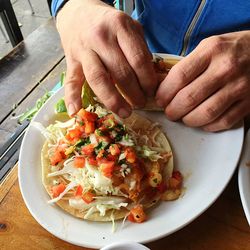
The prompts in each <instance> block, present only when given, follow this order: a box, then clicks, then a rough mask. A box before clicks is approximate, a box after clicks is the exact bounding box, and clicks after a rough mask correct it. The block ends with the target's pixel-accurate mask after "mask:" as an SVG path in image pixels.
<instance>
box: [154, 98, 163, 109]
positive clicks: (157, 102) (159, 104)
mask: <svg viewBox="0 0 250 250" xmlns="http://www.w3.org/2000/svg"><path fill="white" fill-rule="evenodd" d="M155 101H156V104H157V105H158V106H159V107H161V108H163V106H164V105H163V103H162V101H161V100H160V99H156V100H155Z"/></svg>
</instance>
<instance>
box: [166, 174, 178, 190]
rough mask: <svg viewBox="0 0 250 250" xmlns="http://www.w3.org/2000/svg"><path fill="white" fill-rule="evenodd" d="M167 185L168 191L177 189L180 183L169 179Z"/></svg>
mask: <svg viewBox="0 0 250 250" xmlns="http://www.w3.org/2000/svg"><path fill="white" fill-rule="evenodd" d="M168 185H169V188H170V189H178V188H179V187H180V185H181V182H180V181H179V180H177V179H175V178H173V177H171V178H169V181H168Z"/></svg>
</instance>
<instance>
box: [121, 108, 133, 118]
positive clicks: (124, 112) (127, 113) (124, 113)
mask: <svg viewBox="0 0 250 250" xmlns="http://www.w3.org/2000/svg"><path fill="white" fill-rule="evenodd" d="M130 113H131V111H130V110H127V109H125V108H120V109H119V111H118V115H119V116H120V117H121V118H127V117H129V116H130Z"/></svg>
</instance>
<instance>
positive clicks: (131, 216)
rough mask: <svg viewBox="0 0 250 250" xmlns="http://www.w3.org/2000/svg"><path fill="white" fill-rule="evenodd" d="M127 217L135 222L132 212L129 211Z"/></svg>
mask: <svg viewBox="0 0 250 250" xmlns="http://www.w3.org/2000/svg"><path fill="white" fill-rule="evenodd" d="M127 218H128V220H129V221H131V222H135V219H134V215H133V214H131V213H129V215H128V217H127Z"/></svg>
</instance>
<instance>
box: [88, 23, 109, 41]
mask: <svg viewBox="0 0 250 250" xmlns="http://www.w3.org/2000/svg"><path fill="white" fill-rule="evenodd" d="M90 37H91V38H92V40H93V41H105V40H107V39H108V32H107V30H106V28H105V27H104V26H103V25H101V24H99V25H97V26H96V27H94V28H93V29H92V31H91V33H90Z"/></svg>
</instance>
